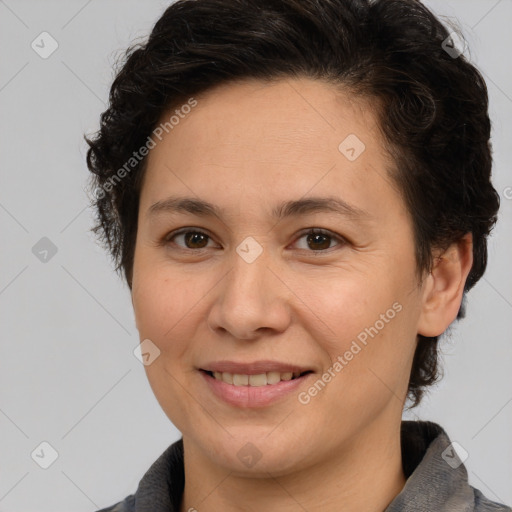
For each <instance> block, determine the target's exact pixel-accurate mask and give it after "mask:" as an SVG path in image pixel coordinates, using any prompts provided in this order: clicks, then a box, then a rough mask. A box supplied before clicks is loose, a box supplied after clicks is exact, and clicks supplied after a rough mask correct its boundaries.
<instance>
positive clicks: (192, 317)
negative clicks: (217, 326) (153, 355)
mask: <svg viewBox="0 0 512 512" xmlns="http://www.w3.org/2000/svg"><path fill="white" fill-rule="evenodd" d="M197 284H198V283H196V282H195V281H194V280H193V279H187V278H185V277H183V276H182V275H181V276H180V275H179V274H177V273H176V274H172V275H171V274H169V272H165V270H162V269H159V268H158V267H157V266H151V268H149V267H146V268H141V269H138V272H137V273H136V274H135V275H134V282H133V291H132V298H133V307H134V312H135V317H136V321H137V328H138V330H139V333H140V337H141V339H145V338H149V339H150V340H152V341H153V342H154V343H155V344H156V345H157V346H158V347H159V348H160V350H161V351H169V350H174V351H176V350H179V344H180V343H181V342H183V343H185V342H186V341H187V338H188V337H189V335H190V333H188V334H187V335H186V332H187V330H189V329H190V328H191V326H192V325H194V324H193V323H194V322H196V325H197V315H198V313H199V312H200V309H201V299H202V298H203V297H204V296H205V293H206V292H205V290H207V289H208V288H205V287H204V286H197Z"/></svg>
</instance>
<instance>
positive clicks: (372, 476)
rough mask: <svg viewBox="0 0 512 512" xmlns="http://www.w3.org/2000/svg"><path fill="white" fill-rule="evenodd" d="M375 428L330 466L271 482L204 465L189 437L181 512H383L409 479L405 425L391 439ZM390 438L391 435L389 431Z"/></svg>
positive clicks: (332, 458)
mask: <svg viewBox="0 0 512 512" xmlns="http://www.w3.org/2000/svg"><path fill="white" fill-rule="evenodd" d="M376 423H378V425H375V424H374V425H370V426H368V427H366V428H365V430H364V431H363V432H361V433H359V434H358V435H357V436H354V438H353V439H350V440H349V442H345V443H344V444H343V446H340V448H339V450H337V451H336V452H333V453H331V454H330V457H329V459H328V460H323V461H322V462H321V463H318V464H315V465H313V466H308V467H306V468H304V469H301V470H300V471H295V472H293V473H288V474H286V475H281V476H278V477H273V476H272V475H271V474H270V473H268V475H269V476H268V478H266V477H265V478H251V477H250V476H239V475H236V476H235V475H234V474H233V472H232V471H229V470H227V469H225V468H219V467H216V466H214V465H212V464H211V461H209V460H205V458H204V456H203V455H202V453H201V452H200V451H199V450H197V449H196V447H195V446H194V444H193V443H192V442H191V441H190V440H189V439H188V438H186V437H185V436H184V438H183V445H184V453H185V489H184V493H183V498H182V502H181V507H180V512H189V511H192V512H193V511H194V510H196V509H197V510H200V511H201V512H213V511H216V510H223V511H225V512H234V511H239V510H245V509H246V508H247V503H250V504H251V507H252V509H254V510H279V511H283V512H292V511H294V512H295V511H296V510H307V511H308V512H320V511H321V512H339V511H340V510H343V512H356V511H357V512H360V511H361V510H365V511H367V512H382V511H383V510H385V508H386V507H387V506H388V505H389V503H390V502H391V501H392V500H393V498H394V497H395V496H396V495H397V494H398V493H399V492H400V491H401V490H402V488H403V486H404V484H405V477H404V474H403V470H402V459H401V450H400V423H398V425H395V428H394V429H393V430H392V431H390V433H389V434H388V433H387V431H385V430H384V431H383V430H382V424H381V423H379V422H376ZM388 432H389V431H388Z"/></svg>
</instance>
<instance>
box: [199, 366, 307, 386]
mask: <svg viewBox="0 0 512 512" xmlns="http://www.w3.org/2000/svg"><path fill="white" fill-rule="evenodd" d="M200 371H201V372H203V373H205V374H206V375H209V376H210V377H212V378H213V379H215V380H217V381H220V382H224V383H225V384H231V385H232V386H248V387H262V386H272V385H276V384H279V383H280V382H283V381H290V380H297V379H300V378H301V377H304V376H305V375H308V374H310V373H313V372H312V371H311V370H306V371H303V372H277V371H270V372H262V373H259V374H257V375H248V374H242V373H229V372H214V371H209V370H203V369H200Z"/></svg>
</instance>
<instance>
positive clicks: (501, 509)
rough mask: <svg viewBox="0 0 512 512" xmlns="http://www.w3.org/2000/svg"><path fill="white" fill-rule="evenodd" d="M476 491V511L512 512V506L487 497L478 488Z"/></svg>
mask: <svg viewBox="0 0 512 512" xmlns="http://www.w3.org/2000/svg"><path fill="white" fill-rule="evenodd" d="M474 493H475V512H512V508H510V507H507V505H502V504H501V503H496V502H495V501H491V500H490V499H488V498H486V497H485V496H484V495H483V494H482V493H481V492H480V491H479V490H478V489H474Z"/></svg>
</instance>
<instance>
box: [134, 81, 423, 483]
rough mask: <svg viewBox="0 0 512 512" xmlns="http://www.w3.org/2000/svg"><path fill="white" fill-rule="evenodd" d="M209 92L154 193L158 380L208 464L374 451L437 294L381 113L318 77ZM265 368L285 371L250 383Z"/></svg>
mask: <svg viewBox="0 0 512 512" xmlns="http://www.w3.org/2000/svg"><path fill="white" fill-rule="evenodd" d="M195 100H196V102H197V104H195V106H194V107H193V108H191V109H188V108H186V109H182V112H189V110H190V112H189V113H188V114H187V115H182V116H180V118H179V122H178V123H177V124H175V125H174V127H173V128H172V129H169V130H168V133H166V132H165V131H164V132H163V137H161V138H162V140H161V141H158V142H157V144H156V146H155V147H154V148H153V149H152V150H151V152H150V154H149V156H148V161H147V171H146V175H145V178H144V183H143V186H142V190H141V196H140V209H139V221H138V232H137V242H136V248H135V259H134V267H133V283H132V300H133V305H134V310H135V316H136V322H137V327H138V330H139V332H140V339H141V340H146V339H148V340H150V342H146V343H150V346H151V347H153V350H155V351H156V353H157V352H158V351H160V352H159V355H158V357H156V358H155V359H154V360H152V362H151V363H150V364H148V365H147V366H145V369H146V372H147V376H148V379H149V382H150V385H151V387H152V389H153V392H154V394H155V396H156V398H157V400H158V401H159V403H160V405H161V407H162V408H163V410H164V411H165V413H166V414H167V416H168V417H169V419H170V420H171V421H172V422H173V423H174V424H175V425H176V427H177V428H178V429H179V430H180V431H181V433H182V434H183V437H184V441H185V442H186V443H188V444H189V446H193V447H194V448H195V450H196V451H197V453H201V454H202V456H203V457H204V461H205V464H210V465H218V466H222V467H224V468H227V469H229V470H231V471H234V472H238V473H240V474H246V473H252V474H256V473H255V472H256V471H257V472H261V474H263V472H264V471H272V474H274V475H278V474H286V473H287V472H290V471H292V470H294V469H298V468H306V467H309V466H311V465H313V464H315V463H318V462H319V461H322V460H328V459H329V458H330V457H338V456H339V454H341V453H349V452H350V450H352V449H353V447H354V446H359V449H360V450H362V449H365V448H363V447H364V446H366V445H365V444H364V442H365V441H370V440H372V439H377V437H379V439H380V440H381V439H382V436H383V434H384V435H385V433H386V432H391V431H392V430H396V429H398V425H399V422H400V418H401V412H402V406H403V400H404V397H405V394H406V391H407V383H408V377H409V373H410V368H411V364H412V357H413V354H414V348H415V340H416V334H417V332H418V322H419V318H420V316H421V302H422V290H421V287H419V286H418V283H417V276H416V263H415V258H414V242H413V231H412V224H411V219H410V216H409V214H408V212H407V211H406V209H405V206H404V203H403V201H402V199H401V198H400V196H399V193H398V192H397V190H396V188H395V187H394V186H393V183H392V182H391V181H390V178H389V176H388V170H389V168H390V166H391V165H392V162H391V160H390V158H389V157H388V156H387V154H386V153H385V151H384V149H383V141H382V138H381V136H380V134H379V132H378V129H377V126H376V123H377V118H376V114H375V112H374V111H373V110H372V108H371V104H364V103H363V102H362V101H361V100H359V99H356V98H354V97H351V96H350V95H349V94H348V93H346V92H340V90H339V89H334V87H333V86H332V85H329V84H326V83H323V82H319V81H313V80H308V79H300V80H298V79H295V80H290V81H284V80H283V81H279V82H275V83H273V84H266V83H263V82H259V81H246V82H239V83H233V84H229V85H223V86H221V87H218V88H216V89H213V90H210V91H208V92H207V93H206V94H204V95H201V96H196V97H195ZM173 112H174V110H173ZM173 112H170V113H166V115H165V116H163V118H162V120H163V121H165V120H168V119H169V117H170V115H172V113H173ZM363 145H364V146H363ZM170 198H172V200H169V199H170ZM187 199H188V201H187ZM329 200H331V201H330V202H329ZM333 200H334V201H333ZM335 201H338V203H335ZM204 203H209V205H207V206H205V205H204ZM155 346H156V348H155ZM156 349H158V350H156ZM150 352H151V351H150ZM153 357H154V356H151V358H152V359H153ZM237 364H239V365H240V366H236V365H237ZM222 365H224V366H222ZM244 365H247V366H244ZM286 365H288V366H286ZM290 365H291V366H290ZM215 369H217V371H219V374H217V377H219V375H220V376H221V378H223V379H225V380H227V382H223V381H220V380H217V379H216V378H215V377H212V376H210V375H209V374H208V373H206V372H207V371H212V370H215ZM270 370H273V372H272V373H271V374H270V375H268V373H267V371H270ZM290 370H295V371H296V372H300V373H303V372H309V373H306V374H305V375H302V376H300V377H297V378H293V379H292V380H286V379H288V378H289V377H290V376H289V375H286V373H289V371H290ZM276 372H277V373H276ZM225 374H228V375H225ZM229 374H231V375H232V374H238V375H236V376H235V377H231V379H234V381H235V382H234V384H230V383H229V381H230V380H231V379H230V376H229ZM262 374H266V376H267V377H268V378H269V380H270V382H273V381H272V378H276V375H277V378H279V379H282V380H281V382H279V383H277V384H275V383H274V384H270V383H267V384H266V385H265V386H263V385H258V386H252V385H249V386H248V385H247V383H248V382H250V383H252V384H264V383H265V382H268V381H265V380H262V379H263V377H262V376H261V375H262ZM247 375H252V376H253V377H252V378H251V377H247ZM255 375H260V377H255ZM295 375H297V373H295ZM292 376H293V375H292ZM237 384H239V385H237ZM247 443H251V444H250V445H249V444H247ZM244 454H245V455H247V454H249V455H254V456H256V457H257V458H258V457H261V458H260V460H259V462H258V464H257V465H256V466H254V468H253V467H251V466H250V464H244V460H245V459H244Z"/></svg>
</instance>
